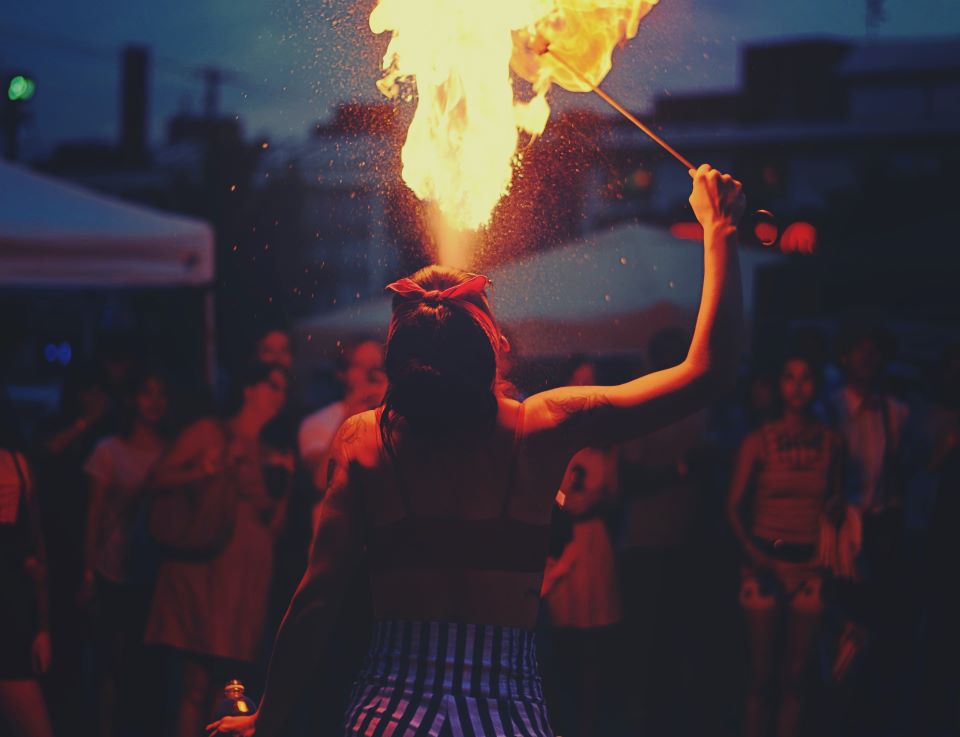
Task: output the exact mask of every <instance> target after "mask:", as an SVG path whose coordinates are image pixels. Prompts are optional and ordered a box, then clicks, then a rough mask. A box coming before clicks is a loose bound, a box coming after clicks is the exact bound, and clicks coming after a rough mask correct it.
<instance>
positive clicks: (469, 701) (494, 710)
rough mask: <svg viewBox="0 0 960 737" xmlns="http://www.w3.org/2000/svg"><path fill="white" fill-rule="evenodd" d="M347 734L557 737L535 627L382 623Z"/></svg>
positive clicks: (362, 675)
mask: <svg viewBox="0 0 960 737" xmlns="http://www.w3.org/2000/svg"><path fill="white" fill-rule="evenodd" d="M345 733H346V735H348V736H349V737H355V736H356V735H363V736H364V737H391V736H392V737H426V735H430V737H552V736H553V732H552V730H551V729H550V723H549V721H548V719H547V709H546V705H545V703H544V700H543V690H542V688H541V685H540V677H539V675H538V674H537V657H536V648H535V645H534V634H533V632H531V631H528V630H521V629H516V628H513V627H497V626H492V625H480V624H458V623H453V622H378V623H377V624H376V625H375V627H374V632H373V639H372V642H371V645H370V651H369V653H368V654H367V659H366V662H365V664H364V667H363V669H362V671H361V673H360V677H359V679H358V680H357V683H356V685H355V687H354V691H353V697H352V699H351V704H350V707H349V708H348V710H347V717H346V730H345Z"/></svg>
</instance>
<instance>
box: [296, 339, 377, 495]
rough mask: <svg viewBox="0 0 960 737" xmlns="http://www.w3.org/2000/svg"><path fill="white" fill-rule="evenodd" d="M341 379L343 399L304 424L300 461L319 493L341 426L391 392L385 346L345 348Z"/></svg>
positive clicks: (371, 344) (368, 344) (366, 344)
mask: <svg viewBox="0 0 960 737" xmlns="http://www.w3.org/2000/svg"><path fill="white" fill-rule="evenodd" d="M337 379H338V380H339V382H340V384H341V385H342V386H343V399H341V400H339V401H337V402H334V403H333V404H329V405H327V406H326V407H324V408H322V409H320V410H318V411H317V412H314V413H313V414H312V415H308V416H307V417H306V418H305V419H304V420H303V422H302V423H301V424H300V432H299V436H298V445H299V449H300V458H301V459H302V460H303V463H304V465H305V466H306V468H307V471H308V473H309V474H310V477H311V478H312V479H313V480H314V483H315V486H316V488H318V489H322V488H324V486H325V481H326V479H325V477H324V474H325V473H326V466H327V459H328V458H329V452H330V444H331V442H332V441H333V437H334V435H336V433H337V430H338V429H339V428H340V425H342V424H343V421H344V420H346V419H347V418H348V417H352V416H353V415H355V414H359V413H360V412H365V411H366V410H369V409H373V408H374V407H377V406H378V405H379V404H380V403H381V402H382V401H383V394H384V392H385V391H386V388H387V380H386V374H384V371H383V346H382V345H381V344H380V343H378V342H376V341H374V340H364V341H362V342H360V343H356V344H353V345H348V346H345V347H344V349H343V352H342V354H341V355H340V360H339V362H338V365H337ZM318 502H319V500H318Z"/></svg>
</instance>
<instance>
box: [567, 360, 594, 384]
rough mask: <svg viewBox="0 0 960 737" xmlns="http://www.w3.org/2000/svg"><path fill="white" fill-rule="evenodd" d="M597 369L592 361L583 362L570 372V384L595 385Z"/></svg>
mask: <svg viewBox="0 0 960 737" xmlns="http://www.w3.org/2000/svg"><path fill="white" fill-rule="evenodd" d="M596 383H597V370H596V368H595V367H594V365H593V364H592V363H581V364H580V365H579V366H577V367H576V368H575V369H574V370H573V373H572V374H570V386H595V385H596Z"/></svg>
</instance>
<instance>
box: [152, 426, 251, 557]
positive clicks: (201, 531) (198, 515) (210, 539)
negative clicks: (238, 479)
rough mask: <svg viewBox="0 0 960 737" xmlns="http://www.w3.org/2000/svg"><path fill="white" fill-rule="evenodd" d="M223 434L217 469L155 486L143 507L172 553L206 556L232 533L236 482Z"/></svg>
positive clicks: (155, 536) (161, 542)
mask: <svg viewBox="0 0 960 737" xmlns="http://www.w3.org/2000/svg"><path fill="white" fill-rule="evenodd" d="M220 429H221V432H222V435H223V440H222V445H223V448H222V451H221V464H220V468H221V469H222V470H221V471H220V472H219V473H216V474H213V475H211V476H209V477H207V478H204V479H201V480H199V481H194V482H191V483H188V484H182V485H178V486H172V487H167V488H161V489H157V490H156V491H155V492H154V494H153V498H152V499H151V501H150V504H149V509H148V511H147V529H148V531H149V533H150V536H151V537H152V538H153V539H154V540H155V541H156V542H157V543H158V544H159V545H160V546H161V547H162V548H164V551H165V552H166V553H167V554H169V555H173V556H180V557H190V558H210V557H213V556H214V555H216V554H217V553H218V552H219V551H220V550H221V549H222V548H223V546H224V545H226V544H227V542H228V541H229V540H230V537H231V536H232V535H233V525H234V519H235V517H236V507H237V486H236V484H235V483H232V481H233V478H232V476H233V474H232V473H231V472H230V469H229V466H228V464H227V463H226V458H227V448H228V447H229V433H228V432H227V430H226V428H225V427H224V426H223V425H222V424H221V425H220Z"/></svg>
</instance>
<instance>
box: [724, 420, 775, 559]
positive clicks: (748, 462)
mask: <svg viewBox="0 0 960 737" xmlns="http://www.w3.org/2000/svg"><path fill="white" fill-rule="evenodd" d="M762 442H763V440H762V438H761V437H760V434H759V433H757V432H753V433H750V434H749V435H747V437H746V438H744V441H743V443H742V444H741V445H740V450H739V452H738V453H737V462H736V464H735V465H734V468H733V476H732V477H731V479H730V489H729V491H728V492H727V505H726V512H727V522H728V523H729V524H730V529H731V530H732V532H733V534H734V537H736V538H737V541H738V542H739V543H740V547H741V548H743V551H744V552H745V553H746V554H747V557H748V558H750V560H751V561H752V562H753V563H754V565H756V566H758V567H760V568H769V567H771V566H772V565H773V561H772V560H771V559H770V558H769V556H767V555H766V554H765V553H763V552H762V551H761V550H760V549H759V548H758V547H757V546H756V545H755V544H754V542H753V539H752V538H751V537H750V534H749V533H748V532H747V529H746V528H745V527H744V525H743V502H744V500H745V499H746V497H747V491H748V490H749V489H750V486H751V484H752V482H753V474H754V470H755V469H756V467H757V464H758V463H759V462H760V458H761V455H762V452H761V443H762Z"/></svg>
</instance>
